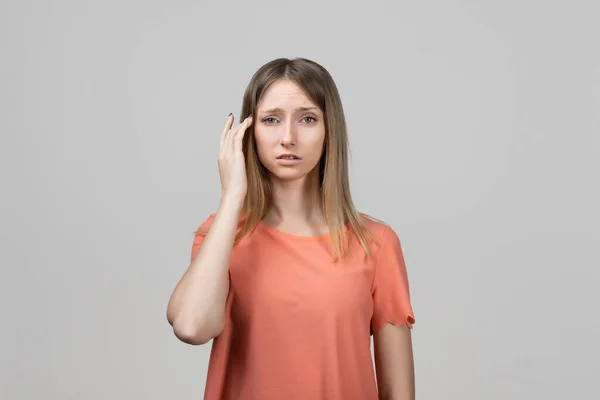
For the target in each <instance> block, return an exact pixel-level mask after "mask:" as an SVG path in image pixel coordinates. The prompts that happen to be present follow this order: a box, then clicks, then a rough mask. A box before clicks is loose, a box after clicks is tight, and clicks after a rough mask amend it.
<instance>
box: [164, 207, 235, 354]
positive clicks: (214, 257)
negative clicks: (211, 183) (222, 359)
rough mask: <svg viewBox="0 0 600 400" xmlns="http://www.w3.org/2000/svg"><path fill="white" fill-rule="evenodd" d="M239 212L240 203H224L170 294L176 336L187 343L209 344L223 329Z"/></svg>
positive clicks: (168, 312)
mask: <svg viewBox="0 0 600 400" xmlns="http://www.w3.org/2000/svg"><path fill="white" fill-rule="evenodd" d="M239 213H240V205H239V202H237V201H233V200H231V201H230V200H227V199H224V200H223V201H222V202H221V205H220V207H219V210H218V211H217V213H216V215H215V218H214V220H213V221H212V224H211V226H210V230H209V232H208V233H207V235H206V237H205V238H204V240H203V242H202V245H201V246H200V248H199V250H198V253H197V255H196V256H195V257H194V259H193V260H192V262H191V263H190V266H189V267H188V269H187V271H186V272H185V274H184V275H183V277H182V278H181V280H180V281H179V283H178V284H177V286H176V288H175V290H174V292H173V295H172V296H171V299H170V301H169V306H168V309H167V318H168V320H169V323H170V324H171V325H172V326H173V330H174V332H175V335H176V336H177V337H178V338H179V339H181V340H182V341H184V342H186V343H190V344H203V343H206V342H207V341H209V340H210V339H212V338H214V337H215V336H218V335H219V334H220V333H221V331H222V329H223V324H224V314H225V302H226V300H227V294H228V293H229V264H230V260H231V251H232V248H233V242H234V239H235V233H236V229H237V224H238V218H239Z"/></svg>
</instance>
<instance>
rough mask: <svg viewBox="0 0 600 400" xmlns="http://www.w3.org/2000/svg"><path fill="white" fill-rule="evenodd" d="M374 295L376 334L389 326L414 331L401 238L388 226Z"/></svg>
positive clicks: (377, 265) (373, 319)
mask: <svg viewBox="0 0 600 400" xmlns="http://www.w3.org/2000/svg"><path fill="white" fill-rule="evenodd" d="M372 294H373V317H372V319H371V333H372V334H373V333H375V332H377V331H378V330H379V329H381V328H383V327H384V326H385V325H386V323H388V322H390V323H392V324H394V325H401V324H406V325H408V327H409V328H411V329H412V327H413V324H414V323H415V318H414V314H413V310H412V305H411V301H410V289H409V283H408V274H407V271H406V264H405V262H404V255H403V252H402V246H401V245H400V239H399V238H398V235H397V234H396V232H394V230H393V229H392V228H390V227H389V226H386V228H385V230H384V232H383V235H382V238H381V246H380V248H379V254H378V255H377V260H376V265H375V276H374V278H373V288H372Z"/></svg>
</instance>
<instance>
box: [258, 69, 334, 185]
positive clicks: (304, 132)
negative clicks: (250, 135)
mask: <svg viewBox="0 0 600 400" xmlns="http://www.w3.org/2000/svg"><path fill="white" fill-rule="evenodd" d="M253 125H254V136H255V139H256V147H257V150H258V158H259V159H260V162H261V163H262V164H263V165H264V166H265V167H266V168H267V169H268V170H269V172H271V175H272V177H273V178H275V179H281V180H296V179H299V178H303V177H305V176H307V175H308V174H309V172H311V171H312V170H313V169H314V168H315V167H316V166H317V165H318V163H319V160H320V159H321V155H322V153H323V144H324V141H325V123H324V121H323V113H322V111H321V110H320V109H319V107H317V105H316V104H314V103H313V102H312V101H311V100H310V99H309V98H308V97H307V96H306V94H304V92H303V91H302V89H300V87H299V86H298V85H297V84H296V83H294V82H292V81H290V80H286V79H280V80H278V81H276V82H274V83H273V84H271V86H269V88H268V89H267V91H266V92H265V93H264V95H263V97H262V99H261V101H260V103H259V104H258V107H257V111H256V120H255V121H254V123H253Z"/></svg>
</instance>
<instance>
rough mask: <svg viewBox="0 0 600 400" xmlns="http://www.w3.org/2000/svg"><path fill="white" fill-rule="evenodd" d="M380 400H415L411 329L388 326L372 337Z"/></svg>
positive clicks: (402, 326) (404, 326) (389, 324)
mask: <svg viewBox="0 0 600 400" xmlns="http://www.w3.org/2000/svg"><path fill="white" fill-rule="evenodd" d="M373 343H374V349H375V369H376V372H377V386H378V388H379V399H380V400H414V399H415V368H414V359H413V348H412V336H411V329H410V328H409V327H408V325H407V324H398V325H393V324H391V323H387V324H386V325H385V326H384V327H383V328H381V329H379V330H378V331H377V332H375V334H374V335H373Z"/></svg>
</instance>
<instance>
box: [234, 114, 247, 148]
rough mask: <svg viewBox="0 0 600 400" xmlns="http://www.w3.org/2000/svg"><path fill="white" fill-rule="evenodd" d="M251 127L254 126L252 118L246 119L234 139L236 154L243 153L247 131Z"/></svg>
mask: <svg viewBox="0 0 600 400" xmlns="http://www.w3.org/2000/svg"><path fill="white" fill-rule="evenodd" d="M250 125H252V116H249V117H248V118H246V120H245V121H244V123H243V124H242V125H241V126H240V128H239V129H238V130H237V132H236V133H235V136H234V137H233V139H232V140H233V151H234V153H241V152H242V142H243V140H244V134H245V133H246V130H247V129H248V128H249V127H250Z"/></svg>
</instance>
